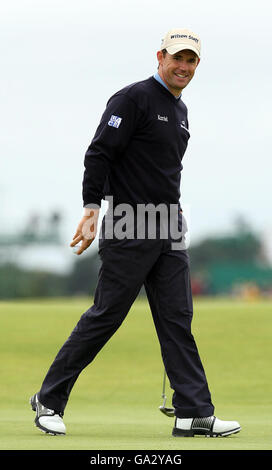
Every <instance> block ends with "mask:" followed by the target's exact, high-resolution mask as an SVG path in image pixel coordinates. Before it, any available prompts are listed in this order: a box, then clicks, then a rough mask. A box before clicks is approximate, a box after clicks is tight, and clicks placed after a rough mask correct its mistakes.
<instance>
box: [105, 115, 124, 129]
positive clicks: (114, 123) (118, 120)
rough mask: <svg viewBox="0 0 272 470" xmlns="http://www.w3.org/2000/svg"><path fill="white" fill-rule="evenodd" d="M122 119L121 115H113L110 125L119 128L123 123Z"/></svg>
mask: <svg viewBox="0 0 272 470" xmlns="http://www.w3.org/2000/svg"><path fill="white" fill-rule="evenodd" d="M121 121H122V118H120V117H119V116H114V115H112V116H111V117H110V120H109V122H108V126H110V127H116V128H118V127H119V126H120V124H121Z"/></svg>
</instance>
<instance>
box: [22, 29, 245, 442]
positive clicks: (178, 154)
mask: <svg viewBox="0 0 272 470" xmlns="http://www.w3.org/2000/svg"><path fill="white" fill-rule="evenodd" d="M157 59H158V64H159V65H158V71H157V73H156V74H155V75H154V76H152V77H150V78H148V79H146V80H143V81H141V82H137V83H134V84H132V85H129V86H127V87H125V88H123V89H122V90H120V91H118V92H117V93H115V95H113V96H112V97H111V98H110V100H109V102H108V104H107V107H106V110H105V112H104V114H103V116H102V119H101V122H100V124H99V126H98V128H97V131H96V133H95V136H94V138H93V140H92V143H91V145H90V146H89V148H88V150H87V152H86V155H85V162H84V163H85V172H84V178H83V202H84V211H83V218H82V220H81V221H80V223H79V225H78V228H77V231H76V234H75V236H74V238H73V241H72V243H71V246H76V245H77V244H78V243H79V242H81V245H80V247H79V248H78V251H77V254H78V255H80V254H81V253H82V252H83V251H84V250H86V249H87V248H88V246H90V244H91V243H92V241H93V240H94V238H95V236H96V227H97V219H98V215H99V208H100V205H101V200H102V199H103V198H106V196H107V195H108V196H110V198H111V199H110V201H111V205H110V208H109V214H110V215H111V216H112V218H111V221H112V226H111V227H110V228H111V230H109V228H108V227H107V226H106V225H107V216H106V217H105V218H104V219H103V223H102V237H101V239H100V240H99V253H100V257H101V261H102V265H101V269H100V273H99V279H98V284H97V288H96V292H95V298H94V304H93V306H92V307H91V308H90V309H88V310H87V311H86V312H85V313H84V314H83V315H82V317H81V318H80V320H79V322H78V324H77V325H76V327H75V328H74V330H73V332H72V333H71V335H70V337H69V338H68V340H67V341H66V342H65V343H64V345H63V346H62V348H61V349H60V351H59V353H58V354H57V356H56V358H55V360H54V361H53V364H52V365H51V367H50V369H49V371H48V373H47V375H46V377H45V379H44V381H43V384H42V386H41V389H40V391H39V393H36V394H35V395H34V396H33V397H32V398H31V405H32V408H33V410H34V411H36V418H35V423H36V426H38V427H39V428H40V429H41V430H43V431H45V432H47V433H51V434H54V435H56V434H65V432H66V428H65V425H64V422H63V413H64V409H65V406H66V404H67V401H68V398H69V394H70V392H71V389H72V387H73V385H74V383H75V381H76V379H77V377H78V375H79V374H80V372H81V371H82V370H83V369H84V368H85V367H86V366H87V365H88V364H89V363H90V362H91V361H92V360H93V359H94V358H95V356H96V355H97V354H98V352H99V351H100V350H101V348H102V347H103V346H104V345H105V343H106V342H107V341H108V340H109V339H110V337H111V336H112V335H113V334H114V333H115V331H116V330H117V329H118V327H119V326H120V325H121V323H122V322H123V320H124V319H125V317H126V315H127V313H128V311H129V309H130V307H131V305H132V303H133V302H134V300H135V299H136V297H137V295H138V293H139V290H140V289H141V287H142V285H143V284H144V286H145V289H146V293H147V297H148V301H149V304H150V308H151V312H152V316H153V320H154V324H155V327H156V332H157V335H158V339H159V342H160V346H161V352H162V358H163V362H164V365H165V369H166V372H167V375H168V377H169V380H170V384H171V387H172V389H173V390H174V394H173V406H174V410H175V416H176V418H175V426H174V428H173V432H172V433H173V435H174V436H194V435H195V434H204V435H209V436H224V435H229V434H232V433H236V432H238V431H239V430H240V425H239V423H237V422H236V421H222V420H219V419H218V418H216V417H215V416H214V414H213V413H214V406H213V404H212V402H211V396H210V392H209V388H208V384H207V380H206V376H205V373H204V370H203V366H202V363H201V360H200V358H199V354H198V350H197V347H196V344H195V341H194V338H193V335H192V333H191V321H192V315H193V306H192V295H191V285H190V275H189V261H188V254H187V251H186V250H185V249H184V246H183V245H182V238H183V234H184V231H185V230H184V227H183V230H182V224H183V223H184V220H183V219H182V214H181V209H180V206H179V199H180V173H181V170H182V163H181V161H182V158H183V155H184V153H185V150H186V147H187V143H188V139H189V137H190V135H189V130H188V127H189V126H188V119H187V108H186V106H185V104H184V103H183V102H182V100H181V92H182V90H183V89H184V88H185V87H186V86H187V85H188V83H189V82H190V81H191V80H192V78H193V76H194V74H195V71H196V68H197V66H198V64H199V61H200V40H199V38H198V36H197V35H196V34H194V33H193V32H191V31H189V30H186V29H185V30H184V29H182V30H179V29H175V30H171V31H169V32H168V33H167V34H166V36H165V37H164V39H163V41H162V45H161V49H160V50H159V51H158V53H157ZM150 204H151V205H152V207H153V208H155V217H153V219H152V220H153V226H152V229H153V236H149V227H147V229H146V227H144V230H141V229H142V225H143V223H145V222H146V221H147V219H148V217H147V216H146V214H144V216H143V217H142V218H141V217H140V216H139V215H138V209H139V208H142V206H145V205H150ZM128 207H129V209H130V210H131V211H132V215H130V221H129V224H128V225H130V227H129V231H126V233H125V236H123V235H122V233H123V232H122V230H119V229H120V220H121V219H120V217H121V215H122V211H123V210H124V208H128ZM158 207H160V208H161V207H163V208H164V209H166V216H165V218H164V222H165V221H166V222H169V223H170V225H168V226H167V228H166V229H165V226H164V227H163V228H164V229H165V230H164V236H161V231H160V228H161V223H160V224H159V217H157V215H158V213H157V212H156V211H157V208H158ZM173 207H174V212H173ZM173 213H174V219H175V220H177V223H178V228H179V229H180V230H181V231H179V234H181V237H180V238H179V239H178V237H177V236H174V235H173V233H172V230H171V227H172V225H173V224H172V222H173V220H172V219H173ZM153 215H154V213H153ZM140 219H141V220H140ZM170 219H171V220H170ZM121 222H122V220H121ZM134 222H135V223H136V225H135V224H134ZM169 227H170V228H169ZM139 228H140V232H141V236H137V235H138V229H139ZM117 229H118V230H117ZM122 229H123V227H122ZM109 233H111V236H109ZM154 234H155V235H154ZM177 240H179V242H181V245H178V244H176V243H174V242H175V241H177Z"/></svg>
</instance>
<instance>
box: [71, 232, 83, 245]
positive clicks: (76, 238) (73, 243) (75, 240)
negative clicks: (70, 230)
mask: <svg viewBox="0 0 272 470" xmlns="http://www.w3.org/2000/svg"><path fill="white" fill-rule="evenodd" d="M82 239H83V235H82V234H80V235H77V234H75V236H74V237H73V241H72V242H71V243H70V246H75V245H76V244H77V243H79V242H80V240H82Z"/></svg>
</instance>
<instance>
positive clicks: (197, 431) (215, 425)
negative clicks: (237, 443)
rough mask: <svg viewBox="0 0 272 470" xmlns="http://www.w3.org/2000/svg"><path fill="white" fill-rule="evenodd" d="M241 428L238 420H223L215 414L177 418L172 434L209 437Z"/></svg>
mask: <svg viewBox="0 0 272 470" xmlns="http://www.w3.org/2000/svg"><path fill="white" fill-rule="evenodd" d="M240 430H241V426H240V424H239V423H238V422H237V421H222V420H221V419H219V418H216V417H215V416H209V417H207V418H176V420H175V427H174V428H173V432H172V435H173V436H175V437H194V436H195V435H204V436H207V437H219V436H222V437H224V436H229V435H230V434H236V433H237V432H239V431H240Z"/></svg>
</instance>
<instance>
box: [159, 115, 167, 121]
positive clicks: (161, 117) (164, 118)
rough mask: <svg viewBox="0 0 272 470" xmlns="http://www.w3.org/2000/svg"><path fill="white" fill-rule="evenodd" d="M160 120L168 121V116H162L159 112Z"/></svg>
mask: <svg viewBox="0 0 272 470" xmlns="http://www.w3.org/2000/svg"><path fill="white" fill-rule="evenodd" d="M158 120H159V121H164V122H168V116H161V115H160V114H158Z"/></svg>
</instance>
